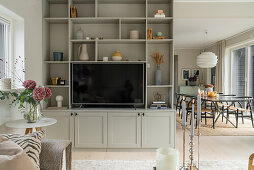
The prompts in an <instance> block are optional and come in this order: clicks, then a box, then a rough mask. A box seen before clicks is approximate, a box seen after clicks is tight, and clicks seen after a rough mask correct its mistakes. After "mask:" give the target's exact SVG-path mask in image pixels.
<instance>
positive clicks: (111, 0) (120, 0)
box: [98, 0, 146, 4]
mask: <svg viewBox="0 0 254 170" xmlns="http://www.w3.org/2000/svg"><path fill="white" fill-rule="evenodd" d="M145 3H146V1H145V0H98V4H145Z"/></svg>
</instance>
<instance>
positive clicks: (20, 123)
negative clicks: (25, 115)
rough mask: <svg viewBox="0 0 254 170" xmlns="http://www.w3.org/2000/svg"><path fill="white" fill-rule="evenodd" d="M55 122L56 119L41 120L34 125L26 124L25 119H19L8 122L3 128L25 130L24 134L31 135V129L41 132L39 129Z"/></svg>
mask: <svg viewBox="0 0 254 170" xmlns="http://www.w3.org/2000/svg"><path fill="white" fill-rule="evenodd" d="M56 122H57V120H56V119H52V118H42V119H41V120H40V121H39V122H35V123H27V122H26V120H25V119H19V120H14V121H9V122H7V123H6V124H5V126H7V127H10V128H17V129H23V128H25V129H26V131H25V134H28V133H32V132H33V128H35V129H36V131H39V130H41V127H46V126H50V125H53V124H55V123H56Z"/></svg>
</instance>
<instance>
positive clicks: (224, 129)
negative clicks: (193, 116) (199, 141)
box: [176, 115, 254, 136]
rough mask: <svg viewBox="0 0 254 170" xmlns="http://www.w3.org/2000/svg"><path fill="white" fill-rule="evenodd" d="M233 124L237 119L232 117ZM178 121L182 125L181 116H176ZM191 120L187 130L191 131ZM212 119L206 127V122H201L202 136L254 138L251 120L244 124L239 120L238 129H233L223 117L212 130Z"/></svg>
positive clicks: (246, 120) (245, 120) (208, 120)
mask: <svg viewBox="0 0 254 170" xmlns="http://www.w3.org/2000/svg"><path fill="white" fill-rule="evenodd" d="M230 120H231V121H232V123H234V124H235V118H234V117H230ZM176 121H177V122H178V123H180V124H181V123H182V119H181V118H180V117H179V115H176ZM189 121H190V120H189V119H188V123H187V124H188V126H187V129H188V130H190V122H189ZM212 125H213V123H212V119H207V125H205V120H204V119H203V121H202V122H201V126H200V133H201V135H202V136H254V128H252V125H251V120H249V119H244V124H242V120H241V119H239V123H238V128H235V127H233V126H232V125H231V124H230V123H229V122H228V123H227V124H226V120H225V119H224V121H223V122H222V120H221V117H220V118H219V119H218V121H217V122H216V123H215V129H213V128H212Z"/></svg>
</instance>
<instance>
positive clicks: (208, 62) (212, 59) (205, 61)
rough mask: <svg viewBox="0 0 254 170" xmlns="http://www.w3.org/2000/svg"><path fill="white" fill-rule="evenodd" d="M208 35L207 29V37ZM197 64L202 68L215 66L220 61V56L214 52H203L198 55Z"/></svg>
mask: <svg viewBox="0 0 254 170" xmlns="http://www.w3.org/2000/svg"><path fill="white" fill-rule="evenodd" d="M206 36H207V31H205V39H206ZM196 62H197V65H198V66H199V67H200V68H212V67H215V66H216V64H217V62H218V57H217V56H216V55H215V54H214V53H212V52H205V51H204V52H202V53H201V54H199V55H198V56H197V60H196Z"/></svg>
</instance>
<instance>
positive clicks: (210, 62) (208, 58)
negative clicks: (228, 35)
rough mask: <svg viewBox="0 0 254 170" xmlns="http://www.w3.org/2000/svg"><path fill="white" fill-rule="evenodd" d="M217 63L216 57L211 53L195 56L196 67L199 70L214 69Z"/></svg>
mask: <svg viewBox="0 0 254 170" xmlns="http://www.w3.org/2000/svg"><path fill="white" fill-rule="evenodd" d="M217 62H218V59H217V56H216V55H215V54H214V53H212V52H202V53H201V54H199V55H198V56H197V65H198V66H199V67H200V68H212V67H215V66H216V64H217Z"/></svg>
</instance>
